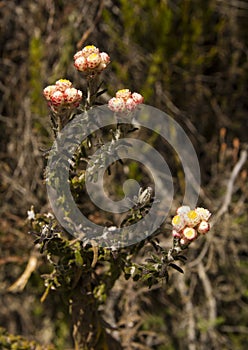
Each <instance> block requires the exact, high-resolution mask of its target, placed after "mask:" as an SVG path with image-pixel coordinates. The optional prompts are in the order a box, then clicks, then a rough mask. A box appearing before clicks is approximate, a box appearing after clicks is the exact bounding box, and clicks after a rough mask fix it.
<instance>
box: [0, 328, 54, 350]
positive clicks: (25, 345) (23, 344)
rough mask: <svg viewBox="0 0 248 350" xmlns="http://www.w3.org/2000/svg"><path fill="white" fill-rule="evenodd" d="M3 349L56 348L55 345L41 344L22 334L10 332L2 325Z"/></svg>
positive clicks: (40, 349) (0, 341)
mask: <svg viewBox="0 0 248 350" xmlns="http://www.w3.org/2000/svg"><path fill="white" fill-rule="evenodd" d="M0 347H1V350H34V349H35V350H55V348H54V347H53V346H41V345H39V344H37V343H36V342H34V341H29V340H27V339H25V338H24V337H21V336H16V335H13V334H10V333H8V332H7V331H6V330H5V329H4V328H1V327H0Z"/></svg>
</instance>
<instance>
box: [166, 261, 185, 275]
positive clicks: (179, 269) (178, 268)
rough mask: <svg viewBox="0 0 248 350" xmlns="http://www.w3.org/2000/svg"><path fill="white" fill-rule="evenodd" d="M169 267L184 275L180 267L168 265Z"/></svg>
mask: <svg viewBox="0 0 248 350" xmlns="http://www.w3.org/2000/svg"><path fill="white" fill-rule="evenodd" d="M169 266H171V267H172V268H173V269H175V270H177V271H179V272H181V273H184V272H183V269H181V267H179V266H177V265H176V264H173V263H170V264H169Z"/></svg>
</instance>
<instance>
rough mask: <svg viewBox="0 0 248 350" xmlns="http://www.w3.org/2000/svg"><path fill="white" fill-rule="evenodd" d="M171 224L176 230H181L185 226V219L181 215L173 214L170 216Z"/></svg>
mask: <svg viewBox="0 0 248 350" xmlns="http://www.w3.org/2000/svg"><path fill="white" fill-rule="evenodd" d="M171 223H172V226H173V228H174V229H175V230H176V231H181V230H182V229H183V228H184V227H185V221H184V218H183V216H180V215H175V216H174V217H173V218H172V222H171Z"/></svg>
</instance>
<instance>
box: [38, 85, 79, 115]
mask: <svg viewBox="0 0 248 350" xmlns="http://www.w3.org/2000/svg"><path fill="white" fill-rule="evenodd" d="M43 94H44V96H45V98H46V99H47V101H48V104H49V106H50V107H51V109H52V110H53V111H54V112H58V111H60V110H61V109H64V108H65V109H74V108H76V107H78V106H79V103H80V101H81V100H82V96H83V94H82V91H80V90H77V89H75V88H74V87H72V83H71V82H70V81H69V80H67V79H60V80H58V81H56V83H55V85H49V86H47V87H46V88H45V89H44V90H43Z"/></svg>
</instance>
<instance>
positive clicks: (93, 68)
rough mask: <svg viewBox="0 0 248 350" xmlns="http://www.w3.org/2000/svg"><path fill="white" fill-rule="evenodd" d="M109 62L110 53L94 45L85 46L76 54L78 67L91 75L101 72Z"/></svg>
mask: <svg viewBox="0 0 248 350" xmlns="http://www.w3.org/2000/svg"><path fill="white" fill-rule="evenodd" d="M109 63H110V57H109V55H108V54H107V53H106V52H100V51H99V49H98V48H97V47H95V46H94V45H88V46H85V47H84V48H83V49H82V50H81V51H78V52H77V53H76V54H75V55H74V66H75V67H76V69H77V70H79V71H80V72H85V73H87V74H91V75H92V74H95V73H100V72H101V71H103V70H104V69H105V68H106V67H107V65H108V64H109Z"/></svg>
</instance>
